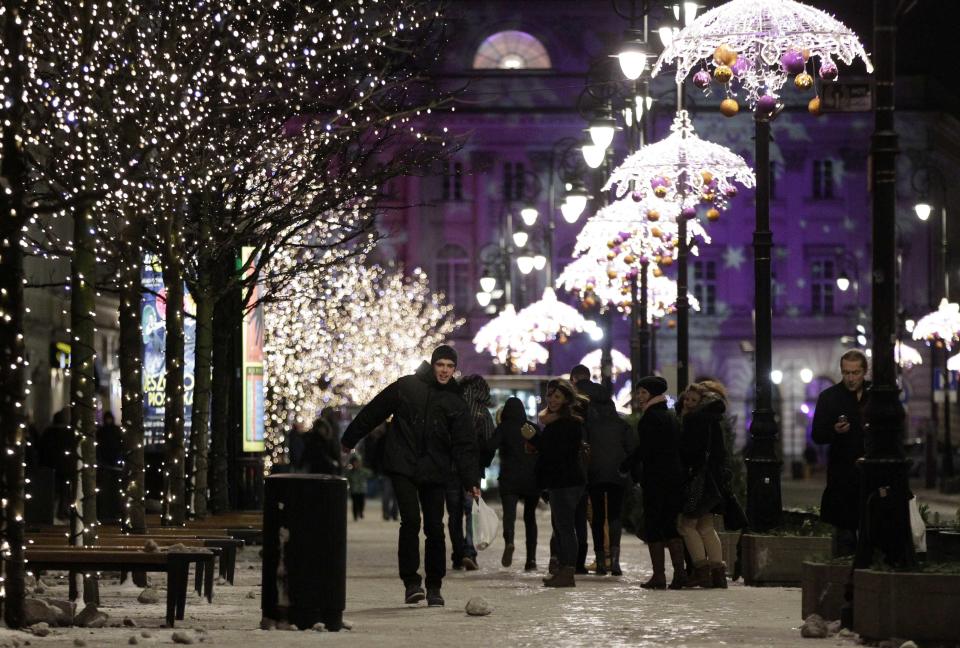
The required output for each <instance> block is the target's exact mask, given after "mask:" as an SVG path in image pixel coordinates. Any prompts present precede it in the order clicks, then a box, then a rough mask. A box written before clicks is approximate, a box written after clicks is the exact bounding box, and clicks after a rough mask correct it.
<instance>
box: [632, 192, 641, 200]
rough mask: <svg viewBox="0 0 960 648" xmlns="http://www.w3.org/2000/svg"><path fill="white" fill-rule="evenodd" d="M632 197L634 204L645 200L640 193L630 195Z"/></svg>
mask: <svg viewBox="0 0 960 648" xmlns="http://www.w3.org/2000/svg"><path fill="white" fill-rule="evenodd" d="M630 197H631V198H633V202H640V201H641V200H643V194H642V193H640V192H639V191H634V192H633V193H632V194H630Z"/></svg>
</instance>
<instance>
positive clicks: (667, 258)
mask: <svg viewBox="0 0 960 648" xmlns="http://www.w3.org/2000/svg"><path fill="white" fill-rule="evenodd" d="M660 263H662V264H663V265H665V266H668V265H672V264H673V257H671V256H665V257H663V258H662V259H661V260H660Z"/></svg>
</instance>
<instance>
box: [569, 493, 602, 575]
mask: <svg viewBox="0 0 960 648" xmlns="http://www.w3.org/2000/svg"><path fill="white" fill-rule="evenodd" d="M577 488H579V489H580V501H579V502H577V510H576V512H575V515H576V517H575V524H576V529H577V564H576V566H577V567H580V568H583V567H584V565H585V564H586V562H587V499H588V497H589V496H588V495H587V492H586V490H584V489H583V487H582V486H578V487H577ZM600 546H601V547H602V546H603V545H600Z"/></svg>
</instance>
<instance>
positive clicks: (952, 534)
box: [927, 528, 960, 562]
mask: <svg viewBox="0 0 960 648" xmlns="http://www.w3.org/2000/svg"><path fill="white" fill-rule="evenodd" d="M927 559H928V560H930V561H931V562H953V561H960V531H956V530H954V529H951V528H928V529H927Z"/></svg>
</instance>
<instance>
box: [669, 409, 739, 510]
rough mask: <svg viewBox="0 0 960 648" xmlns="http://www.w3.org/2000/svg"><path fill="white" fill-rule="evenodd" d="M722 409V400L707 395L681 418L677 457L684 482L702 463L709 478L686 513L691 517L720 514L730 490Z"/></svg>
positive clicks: (699, 468)
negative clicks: (700, 493) (680, 462)
mask: <svg viewBox="0 0 960 648" xmlns="http://www.w3.org/2000/svg"><path fill="white" fill-rule="evenodd" d="M726 409H727V408H726V406H725V405H724V403H723V400H721V399H720V398H716V397H710V396H707V397H705V398H704V399H703V401H701V403H700V405H699V406H697V407H695V408H694V409H692V410H691V411H689V412H685V413H684V414H683V417H682V418H681V429H682V431H681V433H680V459H681V461H682V462H683V467H684V472H685V480H684V481H685V482H686V481H689V480H691V479H693V477H694V476H695V475H697V474H698V473H699V472H700V471H701V470H702V469H703V466H704V464H706V466H707V474H708V476H709V478H710V479H709V480H708V481H707V484H706V486H705V487H704V491H703V496H702V497H701V498H700V501H699V502H698V503H697V504H696V505H695V506H694V507H693V509H692V510H690V511H687V512H686V513H687V514H689V515H691V516H692V515H696V516H697V517H700V516H702V515H706V514H707V513H721V514H722V513H723V512H724V508H725V507H724V502H725V501H726V498H727V497H729V496H730V494H731V491H732V487H731V481H732V473H731V471H730V453H729V451H728V450H727V444H726V442H725V441H724V432H725V430H726V427H727V426H728V425H729V422H728V421H727V419H726V418H725V416H724V413H725V412H726ZM708 448H709V455H708V453H707V450H708Z"/></svg>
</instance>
